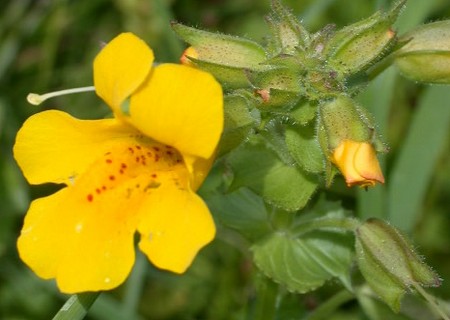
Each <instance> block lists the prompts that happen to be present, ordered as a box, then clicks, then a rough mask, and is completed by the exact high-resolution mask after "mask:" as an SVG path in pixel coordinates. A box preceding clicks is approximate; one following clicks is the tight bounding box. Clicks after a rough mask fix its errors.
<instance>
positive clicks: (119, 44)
mask: <svg viewBox="0 0 450 320" xmlns="http://www.w3.org/2000/svg"><path fill="white" fill-rule="evenodd" d="M153 60H154V56H153V51H152V50H151V49H150V48H149V47H148V46H147V44H146V43H145V42H144V41H142V40H141V39H139V38H138V37H136V36H135V35H133V34H132V33H122V34H120V35H118V36H117V37H115V38H114V39H113V40H111V41H110V42H109V43H108V44H107V45H106V46H105V47H104V48H103V49H102V50H101V51H100V53H99V54H98V55H97V57H96V58H95V60H94V86H95V91H96V92H97V94H98V95H99V96H100V97H101V98H102V99H103V100H104V101H105V102H106V103H107V104H108V105H109V106H110V107H111V109H112V110H113V112H114V113H115V114H116V115H117V116H119V117H120V116H123V113H122V111H121V105H122V103H123V102H124V101H125V99H126V98H127V97H129V96H130V95H131V94H132V93H133V92H134V91H135V90H136V89H137V88H138V87H139V86H140V85H141V84H142V83H143V82H144V80H145V79H146V78H147V76H148V74H149V72H150V69H151V67H152V63H153Z"/></svg>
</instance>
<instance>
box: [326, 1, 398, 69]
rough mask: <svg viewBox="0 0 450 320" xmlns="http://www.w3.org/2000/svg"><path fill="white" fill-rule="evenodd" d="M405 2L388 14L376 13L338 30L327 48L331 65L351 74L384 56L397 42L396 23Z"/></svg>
mask: <svg viewBox="0 0 450 320" xmlns="http://www.w3.org/2000/svg"><path fill="white" fill-rule="evenodd" d="M404 3H405V0H399V1H397V2H396V3H395V4H394V6H393V7H392V9H391V10H390V11H388V12H386V13H382V12H376V13H375V14H374V15H372V16H371V17H369V18H367V19H365V20H362V21H359V22H357V23H354V24H352V25H349V26H347V27H345V28H343V29H341V30H339V31H337V32H336V33H335V34H334V36H333V37H332V38H331V39H330V40H329V41H328V42H327V43H326V44H325V48H324V56H325V58H326V59H327V60H328V64H329V66H330V67H332V68H333V69H334V70H336V71H337V72H339V73H343V74H346V75H348V74H354V73H357V72H360V71H363V70H365V69H367V68H368V67H369V66H370V65H372V64H373V63H375V62H376V61H378V60H380V59H381V58H383V56H384V55H385V54H386V53H387V52H388V50H387V49H388V48H390V47H391V46H392V44H393V43H394V40H395V32H394V31H393V30H392V25H393V23H394V22H395V20H396V19H397V17H398V15H399V13H400V11H401V8H402V7H403V6H404Z"/></svg>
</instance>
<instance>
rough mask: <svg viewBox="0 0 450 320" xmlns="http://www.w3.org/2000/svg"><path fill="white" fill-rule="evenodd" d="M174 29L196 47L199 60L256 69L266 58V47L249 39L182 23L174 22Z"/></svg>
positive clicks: (259, 67)
mask: <svg viewBox="0 0 450 320" xmlns="http://www.w3.org/2000/svg"><path fill="white" fill-rule="evenodd" d="M172 29H173V30H174V31H175V33H176V34H178V35H179V36H180V37H181V38H182V39H183V40H184V41H186V42H187V43H189V44H190V45H191V46H193V47H194V49H195V51H196V52H197V54H198V58H197V59H198V60H202V61H207V62H212V63H215V64H218V65H223V66H229V67H236V68H249V69H254V70H258V69H261V65H260V63H261V62H263V61H264V60H266V53H265V51H264V49H263V48H262V47H261V46H260V45H259V44H257V43H256V42H253V41H251V40H248V39H244V38H240V37H235V36H229V35H224V34H219V33H213V32H208V31H203V30H199V29H195V28H191V27H188V26H185V25H182V24H180V23H172Z"/></svg>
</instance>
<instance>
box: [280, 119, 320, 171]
mask: <svg viewBox="0 0 450 320" xmlns="http://www.w3.org/2000/svg"><path fill="white" fill-rule="evenodd" d="M286 145H287V147H288V150H289V152H290V153H291V155H292V158H294V160H295V161H296V163H297V164H298V165H299V166H300V167H302V168H303V169H304V170H306V171H308V172H311V173H321V172H323V171H324V170H325V161H326V159H325V156H324V154H323V152H322V149H321V148H320V145H319V141H318V140H317V136H316V130H315V126H314V125H313V124H310V125H308V126H298V125H296V126H288V127H286Z"/></svg>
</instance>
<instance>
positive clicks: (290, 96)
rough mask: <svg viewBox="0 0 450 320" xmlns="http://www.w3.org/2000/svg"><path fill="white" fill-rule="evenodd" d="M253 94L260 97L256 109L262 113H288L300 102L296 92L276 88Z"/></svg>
mask: <svg viewBox="0 0 450 320" xmlns="http://www.w3.org/2000/svg"><path fill="white" fill-rule="evenodd" d="M255 93H256V94H257V95H259V96H260V97H261V99H260V103H259V104H258V105H257V108H258V109H260V110H261V111H262V112H266V111H269V112H270V111H273V112H275V113H284V112H287V111H290V110H291V109H292V108H293V107H294V106H295V105H296V104H297V102H298V101H299V100H300V96H299V94H298V92H294V91H286V90H280V89H276V88H270V89H268V90H267V89H261V90H257V91H255Z"/></svg>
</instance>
